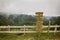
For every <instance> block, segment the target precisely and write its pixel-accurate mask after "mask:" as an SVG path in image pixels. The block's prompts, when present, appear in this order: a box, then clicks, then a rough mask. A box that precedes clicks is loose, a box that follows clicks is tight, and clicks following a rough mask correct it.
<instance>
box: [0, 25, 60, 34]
mask: <svg viewBox="0 0 60 40" xmlns="http://www.w3.org/2000/svg"><path fill="white" fill-rule="evenodd" d="M52 27H54V28H55V30H53V31H51V30H50V29H49V28H52ZM57 27H60V25H52V26H49V27H48V26H43V27H42V28H48V30H47V31H42V33H47V32H54V33H55V32H60V31H57ZM11 28H15V29H18V28H20V29H23V31H21V30H18V31H16V30H15V31H13V30H12V31H11ZM29 28H31V29H32V28H36V26H0V29H8V30H7V31H5V30H4V31H1V30H0V33H37V31H33V30H32V31H29V30H28V29H29ZM26 30H27V31H26Z"/></svg>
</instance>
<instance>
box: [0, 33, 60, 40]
mask: <svg viewBox="0 0 60 40" xmlns="http://www.w3.org/2000/svg"><path fill="white" fill-rule="evenodd" d="M39 35H40V34H38V33H31V34H25V35H24V34H0V40H24V39H25V40H28V39H34V40H45V39H48V38H49V39H53V38H56V39H59V38H60V33H56V35H54V34H53V33H49V35H48V34H47V33H42V34H41V35H40V36H39Z"/></svg>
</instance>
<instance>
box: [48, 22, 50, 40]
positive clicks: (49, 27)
mask: <svg viewBox="0 0 60 40" xmlns="http://www.w3.org/2000/svg"><path fill="white" fill-rule="evenodd" d="M49 31H50V21H49V24H48V36H49ZM48 40H49V37H48Z"/></svg>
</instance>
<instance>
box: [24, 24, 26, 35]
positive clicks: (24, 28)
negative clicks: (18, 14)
mask: <svg viewBox="0 0 60 40" xmlns="http://www.w3.org/2000/svg"><path fill="white" fill-rule="evenodd" d="M25 30H26V29H25V25H24V35H25Z"/></svg>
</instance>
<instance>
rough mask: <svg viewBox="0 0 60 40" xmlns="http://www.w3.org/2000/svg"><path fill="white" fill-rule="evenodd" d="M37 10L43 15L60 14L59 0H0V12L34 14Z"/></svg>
mask: <svg viewBox="0 0 60 40" xmlns="http://www.w3.org/2000/svg"><path fill="white" fill-rule="evenodd" d="M39 11H42V12H44V15H45V16H60V0H0V12H8V14H10V13H15V14H18V13H19V14H20V13H22V14H31V15H32V14H33V15H34V14H35V12H39Z"/></svg>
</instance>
